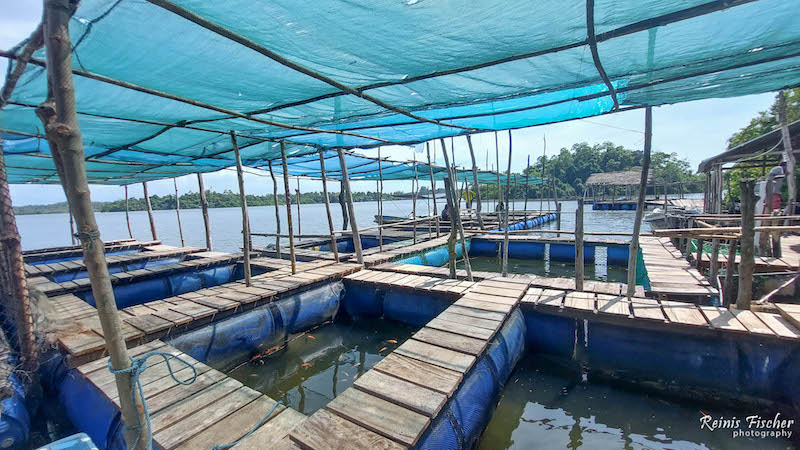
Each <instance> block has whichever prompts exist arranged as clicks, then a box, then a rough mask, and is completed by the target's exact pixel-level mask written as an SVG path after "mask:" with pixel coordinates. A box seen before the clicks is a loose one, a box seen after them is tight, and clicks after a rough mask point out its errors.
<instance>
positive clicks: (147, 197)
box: [142, 181, 158, 241]
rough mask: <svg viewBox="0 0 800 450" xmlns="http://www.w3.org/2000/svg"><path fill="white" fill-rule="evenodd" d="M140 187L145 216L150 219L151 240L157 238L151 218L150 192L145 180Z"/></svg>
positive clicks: (153, 220) (153, 221) (154, 222)
mask: <svg viewBox="0 0 800 450" xmlns="http://www.w3.org/2000/svg"><path fill="white" fill-rule="evenodd" d="M142 189H143V190H144V204H145V206H146V207H147V218H148V219H150V234H152V235H153V240H154V241H157V240H158V233H156V221H155V219H153V206H152V205H151V204H150V194H149V193H148V192H147V181H142Z"/></svg>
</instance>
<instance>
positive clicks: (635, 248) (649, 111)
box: [627, 106, 653, 299]
mask: <svg viewBox="0 0 800 450" xmlns="http://www.w3.org/2000/svg"><path fill="white" fill-rule="evenodd" d="M652 145H653V108H652V107H651V106H648V107H647V108H645V110H644V153H643V154H642V178H641V179H640V180H639V198H638V199H637V201H636V218H635V219H634V222H633V236H631V244H630V247H629V250H628V292H627V296H628V298H629V299H630V298H631V297H633V296H634V294H635V293H636V264H637V262H638V258H639V233H640V232H641V230H642V216H643V215H644V209H645V196H646V195H647V175H648V173H649V171H650V150H651V147H652Z"/></svg>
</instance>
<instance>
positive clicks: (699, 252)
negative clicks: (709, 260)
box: [694, 238, 706, 270]
mask: <svg viewBox="0 0 800 450" xmlns="http://www.w3.org/2000/svg"><path fill="white" fill-rule="evenodd" d="M705 245H706V241H705V240H704V239H699V238H698V239H697V256H695V258H694V266H695V267H696V268H697V269H698V270H700V263H701V262H702V261H703V247H705Z"/></svg>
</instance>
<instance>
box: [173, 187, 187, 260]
mask: <svg viewBox="0 0 800 450" xmlns="http://www.w3.org/2000/svg"><path fill="white" fill-rule="evenodd" d="M172 184H173V186H175V215H176V217H177V218H178V235H180V237H181V247H185V246H186V243H185V242H184V240H183V227H182V226H181V198H180V196H179V195H178V181H177V180H176V179H175V178H173V179H172Z"/></svg>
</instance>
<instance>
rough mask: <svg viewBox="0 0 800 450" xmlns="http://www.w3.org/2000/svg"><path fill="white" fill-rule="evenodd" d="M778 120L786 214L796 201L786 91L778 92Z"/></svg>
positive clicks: (791, 210) (788, 213) (789, 212)
mask: <svg viewBox="0 0 800 450" xmlns="http://www.w3.org/2000/svg"><path fill="white" fill-rule="evenodd" d="M778 122H779V123H780V127H781V141H782V142H783V158H784V160H785V161H786V187H787V188H788V189H789V198H788V201H787V204H786V215H787V216H791V215H793V214H794V204H795V202H796V201H797V184H796V180H795V176H794V173H795V159H794V151H793V150H792V137H791V135H790V134H789V124H788V121H787V119H786V92H785V91H781V92H780V93H779V94H778Z"/></svg>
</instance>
